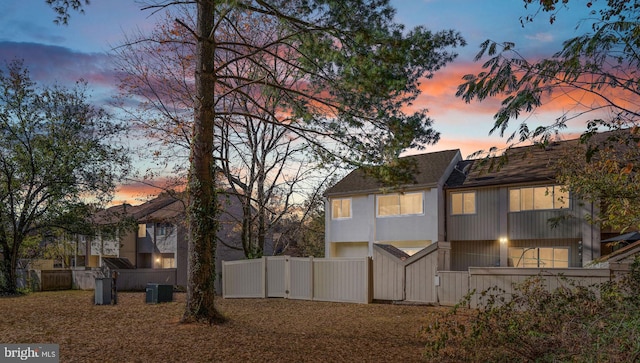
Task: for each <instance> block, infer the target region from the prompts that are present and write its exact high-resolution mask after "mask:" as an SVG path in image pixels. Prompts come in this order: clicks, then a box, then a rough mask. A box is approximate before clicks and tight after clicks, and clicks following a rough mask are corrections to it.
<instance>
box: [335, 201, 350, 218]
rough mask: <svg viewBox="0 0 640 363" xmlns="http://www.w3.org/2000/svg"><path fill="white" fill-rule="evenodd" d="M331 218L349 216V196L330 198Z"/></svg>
mask: <svg viewBox="0 0 640 363" xmlns="http://www.w3.org/2000/svg"><path fill="white" fill-rule="evenodd" d="M331 218H332V219H341V218H351V198H344V199H332V200H331Z"/></svg>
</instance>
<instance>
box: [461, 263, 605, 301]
mask: <svg viewBox="0 0 640 363" xmlns="http://www.w3.org/2000/svg"><path fill="white" fill-rule="evenodd" d="M533 276H540V277H541V278H542V279H543V281H544V282H543V283H544V285H545V286H546V289H547V291H553V290H555V289H556V288H558V287H561V286H567V287H568V286H569V284H570V282H571V283H573V284H576V285H580V286H590V285H594V284H599V283H602V282H606V281H609V280H610V278H611V272H610V270H609V269H585V268H559V269H537V268H505V267H495V268H475V267H470V268H469V289H470V290H473V289H475V290H476V293H475V294H474V295H473V296H472V298H471V307H472V308H476V307H478V304H479V295H480V293H481V292H482V291H484V290H487V289H489V288H492V287H494V286H497V287H498V288H500V289H502V290H504V295H505V296H506V297H507V298H508V297H509V296H511V295H512V294H513V292H514V290H513V285H515V284H518V283H521V282H522V281H524V280H526V279H527V278H529V277H533Z"/></svg>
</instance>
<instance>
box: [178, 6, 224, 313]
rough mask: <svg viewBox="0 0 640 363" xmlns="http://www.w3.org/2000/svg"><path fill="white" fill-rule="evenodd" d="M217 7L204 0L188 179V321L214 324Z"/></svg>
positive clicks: (216, 227)
mask: <svg viewBox="0 0 640 363" xmlns="http://www.w3.org/2000/svg"><path fill="white" fill-rule="evenodd" d="M214 10H215V1H214V0H201V1H198V13H197V18H198V19H197V30H196V32H197V36H198V39H197V54H196V57H197V63H196V71H195V82H196V105H195V112H194V124H193V139H192V144H191V156H190V163H191V167H190V170H189V183H188V192H189V209H188V213H189V234H190V238H189V266H188V281H187V305H186V310H185V313H184V316H183V318H182V321H183V322H190V321H205V322H208V323H209V324H213V323H221V322H223V321H224V317H223V316H222V315H221V314H220V313H219V312H218V311H217V310H216V308H215V305H214V297H215V284H214V282H215V278H216V271H215V256H216V233H217V230H218V223H217V216H218V204H217V200H216V185H215V177H214V162H213V132H214V120H215V109H214V106H215V101H214V91H215V84H216V75H215V68H214V66H215V62H214V54H215V47H216V46H215V39H214V37H213V34H212V30H213V25H214Z"/></svg>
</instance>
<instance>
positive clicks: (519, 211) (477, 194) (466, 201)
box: [325, 135, 617, 271]
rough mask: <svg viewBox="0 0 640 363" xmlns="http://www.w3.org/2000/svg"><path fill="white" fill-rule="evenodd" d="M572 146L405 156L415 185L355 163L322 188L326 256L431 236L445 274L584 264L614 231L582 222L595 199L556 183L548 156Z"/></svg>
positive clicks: (418, 242) (423, 241) (418, 245)
mask: <svg viewBox="0 0 640 363" xmlns="http://www.w3.org/2000/svg"><path fill="white" fill-rule="evenodd" d="M605 136H607V135H602V137H605ZM578 145H579V143H578V140H568V141H560V142H553V143H550V144H548V145H546V146H545V147H541V146H525V147H515V148H511V149H509V150H507V151H506V153H505V155H504V156H503V157H500V158H488V159H477V160H462V158H461V157H460V152H459V151H458V150H448V151H440V152H434V153H427V154H422V155H415V156H410V157H409V158H413V159H415V160H416V161H417V165H418V169H417V170H418V173H417V175H416V176H415V182H414V183H412V184H407V185H404V186H401V187H399V188H394V189H389V188H385V187H384V186H383V185H381V184H380V183H378V182H377V181H376V180H374V179H372V178H369V177H367V176H366V175H365V174H364V173H363V172H362V171H361V170H355V171H353V172H351V173H350V174H348V175H347V176H346V177H345V178H344V179H342V180H340V181H339V182H338V183H337V184H336V185H335V186H334V187H332V188H330V189H328V190H327V192H326V193H325V197H326V205H325V207H326V210H327V213H326V227H325V249H326V255H327V256H329V257H352V256H367V255H368V256H374V253H373V251H372V246H373V245H374V244H386V245H391V246H394V247H396V248H398V249H400V250H402V251H404V252H407V253H408V254H409V255H411V254H413V253H415V252H416V251H418V250H420V249H422V248H424V247H426V246H429V245H430V244H432V243H434V242H436V241H437V242H446V243H448V246H450V248H451V250H450V261H449V262H450V265H449V266H450V269H451V270H453V271H466V270H467V269H468V268H469V267H546V268H552V267H555V268H568V267H582V266H585V265H587V264H588V263H589V261H592V260H594V259H597V258H598V257H600V254H601V240H603V239H605V238H607V237H609V236H612V235H615V234H617V233H616V232H615V231H609V230H601V228H600V227H599V226H598V225H597V224H593V223H590V222H589V220H590V219H591V217H593V216H595V215H596V214H597V212H598V209H599V204H598V203H592V202H589V201H585V200H580V199H579V198H577V197H576V196H575V195H573V193H571V192H570V191H568V190H566V188H564V187H563V186H562V185H559V184H558V183H557V182H556V169H555V168H554V165H553V162H554V160H559V159H560V158H563V157H566V153H567V152H571V150H573V149H572V148H573V147H575V146H578ZM503 160H506V163H503V165H499V164H500V163H501V161H503ZM492 163H493V164H492ZM491 165H492V166H491Z"/></svg>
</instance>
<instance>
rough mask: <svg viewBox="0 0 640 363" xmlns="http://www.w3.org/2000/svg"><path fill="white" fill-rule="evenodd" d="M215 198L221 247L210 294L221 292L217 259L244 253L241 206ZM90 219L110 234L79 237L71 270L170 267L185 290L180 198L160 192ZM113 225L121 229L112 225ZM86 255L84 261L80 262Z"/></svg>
mask: <svg viewBox="0 0 640 363" xmlns="http://www.w3.org/2000/svg"><path fill="white" fill-rule="evenodd" d="M218 200H219V202H220V207H221V210H222V212H221V214H220V216H219V217H218V222H219V226H220V230H219V231H218V237H219V238H220V239H221V240H222V241H223V243H218V246H217V249H216V273H217V275H218V279H217V280H216V291H221V290H220V286H221V285H220V281H221V278H220V276H221V271H222V261H223V260H225V261H231V260H238V259H243V258H244V253H243V251H242V248H241V245H240V236H239V232H238V231H239V229H238V221H239V220H241V219H240V218H241V214H242V207H241V205H240V203H239V202H238V201H237V199H236V198H234V197H227V195H226V194H223V193H220V194H219V196H218ZM93 220H94V223H96V224H97V225H99V226H100V227H101V228H100V229H109V230H110V233H109V234H108V235H107V234H103V233H98V235H97V236H95V237H93V238H90V237H87V236H79V238H78V241H79V243H78V247H77V248H76V251H77V255H78V256H77V257H76V261H78V263H77V264H76V266H86V267H102V266H103V265H105V264H107V265H113V264H119V265H120V266H123V265H127V262H126V261H128V262H129V263H130V265H131V266H132V267H134V268H150V269H167V268H175V269H176V274H177V276H176V282H177V285H180V286H186V284H187V263H188V243H187V232H188V230H187V226H186V224H185V204H184V202H183V201H182V200H180V199H178V198H176V197H174V196H171V195H167V194H163V195H160V196H158V197H157V198H154V199H152V200H150V201H148V202H146V203H143V204H141V205H138V206H131V205H128V204H125V205H119V206H114V207H111V208H108V209H106V210H104V211H100V212H98V213H96V215H95V216H94V217H93ZM127 220H128V221H129V222H126V221H127ZM123 221H125V222H124V223H123ZM116 225H121V226H119V227H114V226H116ZM126 226H128V228H126ZM87 242H89V243H87ZM87 246H89V247H90V250H88V249H87V248H88V247H87ZM87 255H88V256H89V258H88V259H86V258H85V256H87ZM118 259H119V260H121V261H118ZM83 261H88V264H84V263H82V262H83Z"/></svg>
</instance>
